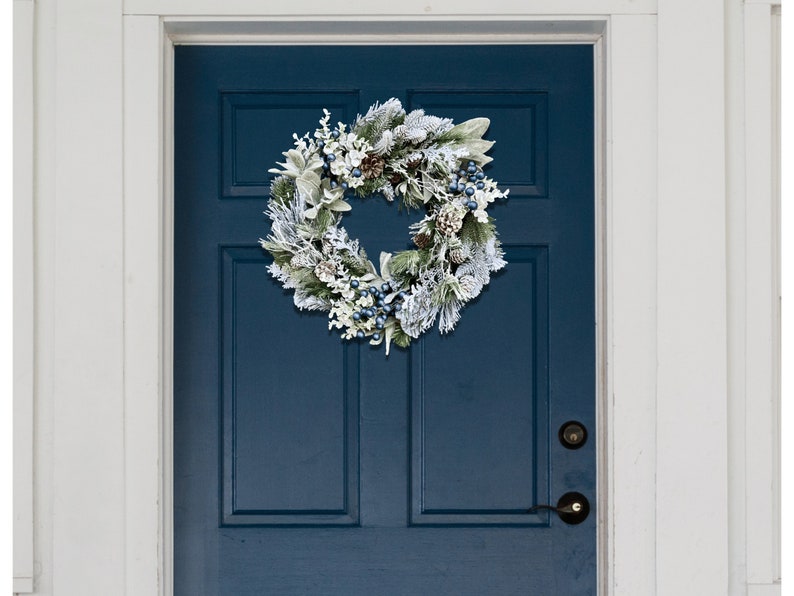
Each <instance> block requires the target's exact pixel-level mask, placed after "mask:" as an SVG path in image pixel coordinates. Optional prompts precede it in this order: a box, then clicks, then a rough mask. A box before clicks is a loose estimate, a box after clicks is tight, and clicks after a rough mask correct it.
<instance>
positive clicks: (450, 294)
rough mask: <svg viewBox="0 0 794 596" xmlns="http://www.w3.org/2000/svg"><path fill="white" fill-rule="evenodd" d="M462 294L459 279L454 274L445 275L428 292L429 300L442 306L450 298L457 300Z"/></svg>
mask: <svg viewBox="0 0 794 596" xmlns="http://www.w3.org/2000/svg"><path fill="white" fill-rule="evenodd" d="M462 294H463V290H462V289H461V287H460V281H459V280H458V278H457V277H455V276H454V275H447V276H446V277H445V278H444V279H443V280H441V283H439V284H438V285H437V286H436V287H435V288H433V292H432V293H431V294H430V300H432V302H433V304H435V305H436V306H442V305H444V304H446V303H447V302H449V301H451V300H457V299H459V298H460V297H461V295H462Z"/></svg>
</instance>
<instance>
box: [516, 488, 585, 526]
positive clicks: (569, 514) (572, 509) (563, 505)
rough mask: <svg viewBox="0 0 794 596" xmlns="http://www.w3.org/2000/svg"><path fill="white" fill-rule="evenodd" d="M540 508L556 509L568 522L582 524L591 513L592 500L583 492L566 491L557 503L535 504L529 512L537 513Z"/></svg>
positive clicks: (561, 517) (562, 518)
mask: <svg viewBox="0 0 794 596" xmlns="http://www.w3.org/2000/svg"><path fill="white" fill-rule="evenodd" d="M539 509H548V510H549V511H554V512H555V513H557V515H558V516H559V517H560V519H561V520H562V521H564V522H565V523H566V524H571V525H576V524H581V523H582V522H583V521H584V520H585V519H587V516H588V515H589V513H590V502H589V501H588V500H587V497H585V496H584V495H583V494H582V493H577V492H570V493H565V494H564V495H563V496H561V497H560V500H559V501H557V505H556V506H554V505H533V506H532V507H530V508H529V509H527V513H535V512H536V511H538V510H539Z"/></svg>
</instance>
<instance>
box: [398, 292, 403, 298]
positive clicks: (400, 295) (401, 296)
mask: <svg viewBox="0 0 794 596" xmlns="http://www.w3.org/2000/svg"><path fill="white" fill-rule="evenodd" d="M397 296H398V297H400V298H405V292H400V293H399V294H397Z"/></svg>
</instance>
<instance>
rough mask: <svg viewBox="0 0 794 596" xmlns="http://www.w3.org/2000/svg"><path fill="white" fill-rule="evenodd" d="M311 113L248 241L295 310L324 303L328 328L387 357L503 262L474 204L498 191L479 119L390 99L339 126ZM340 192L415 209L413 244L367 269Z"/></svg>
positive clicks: (443, 317)
mask: <svg viewBox="0 0 794 596" xmlns="http://www.w3.org/2000/svg"><path fill="white" fill-rule="evenodd" d="M323 114H324V117H323V118H322V119H321V120H320V128H318V129H317V130H316V131H315V132H314V134H313V135H310V134H309V133H306V134H305V135H304V136H303V137H298V135H297V134H293V138H294V139H295V148H294V149H290V150H289V151H286V152H285V153H283V155H284V157H285V158H286V160H285V161H284V162H283V163H281V162H279V164H278V165H280V166H282V168H283V169H271V170H269V171H270V172H271V173H273V174H277V177H276V178H275V179H274V180H273V183H272V186H271V189H270V200H269V202H268V208H267V211H266V212H265V214H266V215H267V216H268V217H269V218H270V219H271V220H272V225H271V229H270V234H269V235H268V236H267V239H265V240H261V239H260V243H261V245H262V247H263V248H264V249H265V250H267V251H268V252H269V253H270V254H271V255H272V257H273V263H272V264H270V265H269V266H268V270H269V272H270V273H271V275H273V277H275V278H276V279H277V280H278V281H279V282H281V283H282V284H283V287H284V288H286V289H292V290H294V292H295V294H294V302H295V305H296V306H297V307H298V308H299V309H301V310H304V309H305V310H317V311H327V312H328V313H329V315H328V316H329V319H330V322H329V329H334V328H335V329H341V330H342V337H343V338H345V339H356V338H358V339H365V338H369V343H370V344H371V345H380V344H381V343H384V342H385V344H386V354H387V355H388V353H389V346H390V344H391V343H392V342H393V343H394V344H395V345H398V346H400V347H407V346H408V345H409V343H410V341H411V339H416V338H418V337H419V336H420V335H421V334H422V333H424V332H425V331H427V330H428V329H429V328H430V327H432V326H433V324H434V322H435V321H436V319H437V318H438V321H439V331H440V332H441V333H447V332H449V331H452V329H453V328H454V327H455V324H456V323H457V321H458V320H459V319H460V311H461V309H462V308H463V306H464V305H465V304H466V303H467V302H469V301H470V300H473V299H474V298H476V297H477V296H478V295H479V294H480V293H481V292H482V290H483V288H484V287H485V286H486V285H487V284H488V282H489V281H490V277H491V273H492V272H495V271H498V270H499V269H501V268H502V267H504V266H505V265H506V264H507V263H506V261H505V260H504V258H503V257H504V253H503V251H502V249H501V245H500V243H499V240H498V238H497V233H496V227H495V225H494V220H493V219H492V218H490V217H489V216H488V214H487V212H486V209H487V207H488V206H489V205H490V204H491V203H492V202H493V201H494V200H496V199H501V198H505V197H507V194H508V192H509V191H504V192H503V191H501V190H499V188H498V187H497V184H496V182H495V181H494V180H492V179H491V178H489V177H488V176H486V174H485V173H484V172H483V169H482V168H483V166H484V165H485V164H487V163H488V162H490V161H491V158H490V157H487V156H486V155H485V153H486V152H487V151H488V150H489V149H490V148H491V146H492V145H493V142H492V141H486V140H484V139H483V138H482V136H483V134H484V133H485V131H486V130H487V129H488V126H489V125H490V121H489V120H488V119H487V118H475V119H472V120H468V121H466V122H463V123H461V124H458V125H456V126H453V122H452V120H451V119H449V118H439V117H437V116H430V115H427V114H425V113H424V111H423V110H421V109H420V110H413V111H412V112H410V113H406V112H405V110H404V109H403V107H402V105H401V104H400V102H399V100H397V99H394V98H392V99H390V100H388V101H386V102H384V103H383V104H378V103H375V104H374V105H373V106H372V107H371V108H370V109H369V111H368V112H367V113H366V114H365V115H364V116H361V115H359V116H358V117H357V119H356V121H355V123H354V124H353V125H352V126H351V127H350V128H349V129H348V128H347V127H346V126H345V124H343V123H341V122H340V123H339V124H338V125H337V126H336V127H335V128H331V126H330V124H329V123H330V119H331V114H330V112H329V111H328V110H325V109H324V110H323ZM352 195H355V196H358V197H361V198H371V197H373V196H375V195H382V196H383V197H384V198H385V199H386V200H388V201H393V200H394V199H395V198H398V199H399V201H400V202H401V204H402V205H403V206H404V207H406V208H408V209H424V210H425V216H424V218H423V219H422V220H421V221H419V222H417V223H414V224H412V225H411V226H410V227H409V231H410V234H411V237H412V239H413V243H414V244H415V245H416V249H412V250H405V251H402V252H398V253H396V254H391V253H381V255H380V268H379V269H380V271H378V269H376V268H375V266H374V265H373V263H372V262H371V261H370V260H369V259H368V257H367V253H366V252H365V250H364V249H363V248H362V247H361V246H360V245H359V242H358V240H355V239H351V238H350V237H349V236H348V234H347V232H346V231H345V229H344V228H343V227H341V226H340V223H341V220H342V214H343V213H344V212H346V211H350V210H351V205H350V203H349V202H348V201H347V198H348V197H350V196H352Z"/></svg>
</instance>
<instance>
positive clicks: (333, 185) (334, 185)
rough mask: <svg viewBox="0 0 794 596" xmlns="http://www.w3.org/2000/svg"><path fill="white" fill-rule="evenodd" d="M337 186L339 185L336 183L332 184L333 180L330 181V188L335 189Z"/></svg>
mask: <svg viewBox="0 0 794 596" xmlns="http://www.w3.org/2000/svg"><path fill="white" fill-rule="evenodd" d="M337 186H339V185H338V184H337V183H336V182H334V181H333V180H331V188H336V187H337Z"/></svg>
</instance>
